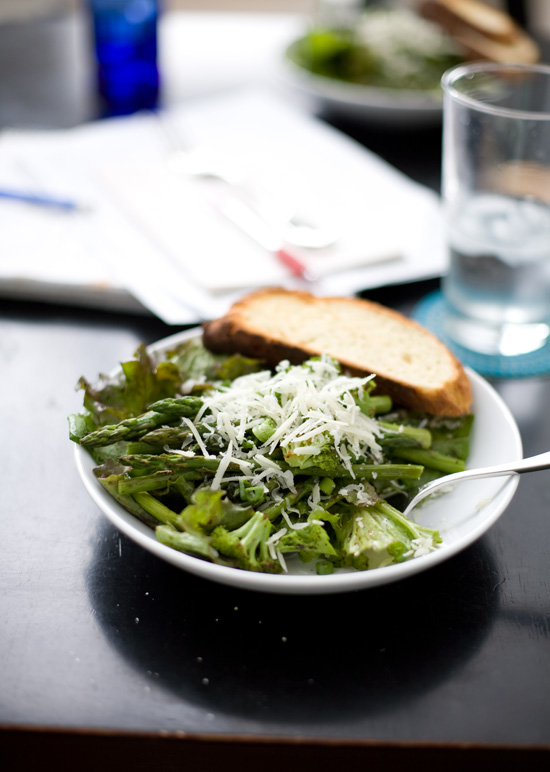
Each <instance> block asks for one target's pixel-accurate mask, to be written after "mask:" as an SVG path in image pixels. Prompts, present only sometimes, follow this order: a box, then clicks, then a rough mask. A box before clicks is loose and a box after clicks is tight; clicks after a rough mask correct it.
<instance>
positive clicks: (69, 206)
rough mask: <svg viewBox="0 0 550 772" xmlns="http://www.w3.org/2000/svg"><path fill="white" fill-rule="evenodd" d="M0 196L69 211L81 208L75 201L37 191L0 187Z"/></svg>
mask: <svg viewBox="0 0 550 772" xmlns="http://www.w3.org/2000/svg"><path fill="white" fill-rule="evenodd" d="M0 198H7V199H10V200H12V201H23V202H25V203H27V204H37V205H38V206H53V207H56V208H57V209H65V210H66V211H69V212H72V211H76V210H77V209H81V208H82V207H81V206H80V205H79V204H77V203H76V202H75V201H69V200H66V199H62V198H55V197H53V196H49V195H41V194H39V193H24V192H23V191H19V190H6V189H4V188H0Z"/></svg>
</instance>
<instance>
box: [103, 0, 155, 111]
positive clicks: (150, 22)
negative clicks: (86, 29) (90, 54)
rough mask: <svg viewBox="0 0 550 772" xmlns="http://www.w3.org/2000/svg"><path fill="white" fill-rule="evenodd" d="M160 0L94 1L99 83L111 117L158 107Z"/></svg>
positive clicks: (105, 105) (106, 108)
mask: <svg viewBox="0 0 550 772" xmlns="http://www.w3.org/2000/svg"><path fill="white" fill-rule="evenodd" d="M159 1H160V0H88V7H89V10H90V14H91V21H92V29H93V39H94V52H95V58H96V63H97V86H98V92H99V94H100V96H101V98H102V101H103V103H104V107H105V113H106V114H107V115H127V114H130V113H134V112H136V111H138V110H150V109H154V108H155V107H156V106H157V103H158V97H159V71H158V63H157V48H158V45H157V35H158V17H159V12H160V8H159Z"/></svg>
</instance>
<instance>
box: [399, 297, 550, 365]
mask: <svg viewBox="0 0 550 772" xmlns="http://www.w3.org/2000/svg"><path fill="white" fill-rule="evenodd" d="M412 318H413V319H415V320H416V321H417V322H419V323H420V324H422V325H423V326H424V327H427V329H428V330H431V332H433V333H434V334H435V335H437V337H438V338H439V340H441V341H442V342H443V343H444V344H445V345H446V346H447V347H448V348H450V349H451V351H452V352H453V353H454V354H455V356H457V357H458V358H459V359H460V361H461V362H462V364H464V365H468V367H471V368H472V370H475V371H476V372H478V373H480V374H481V375H486V376H488V377H490V378H528V377H532V376H535V375H547V374H549V373H550V343H547V344H546V345H545V346H543V348H540V349H539V350H538V351H533V352H532V353H530V354H519V355H518V356H510V357H505V356H502V355H500V354H495V355H492V354H479V353H478V352H477V351H470V350H469V349H467V348H464V347H463V346H460V345H459V344H458V343H455V342H454V341H453V340H451V339H450V338H449V337H448V336H447V335H446V334H445V301H444V300H443V296H442V294H441V292H440V290H437V291H436V292H431V293H430V294H429V295H426V297H425V298H422V300H421V301H420V302H419V303H418V305H417V306H416V307H415V308H414V309H413V312H412Z"/></svg>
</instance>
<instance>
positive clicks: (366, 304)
mask: <svg viewBox="0 0 550 772" xmlns="http://www.w3.org/2000/svg"><path fill="white" fill-rule="evenodd" d="M266 298H270V299H278V298H283V299H286V300H291V301H292V302H294V303H296V304H297V306H298V307H300V306H301V307H303V308H304V309H305V308H307V309H309V311H315V312H318V313H319V314H321V316H320V319H322V313H323V311H324V312H326V311H327V310H330V311H332V312H333V317H334V312H336V313H337V311H338V309H340V308H342V304H345V305H355V306H356V307H357V308H358V309H359V311H360V312H364V313H365V314H368V315H369V317H370V318H374V316H376V317H377V318H379V319H380V320H381V321H382V320H383V319H392V320H394V321H395V322H397V323H398V324H399V325H400V328H401V329H403V331H404V332H406V333H407V334H411V335H414V336H415V337H416V338H418V340H420V341H422V340H425V341H426V342H428V339H429V342H430V345H431V346H433V345H434V344H435V345H436V346H437V347H438V352H439V353H440V354H441V356H442V357H444V359H445V363H446V365H447V366H448V369H449V370H450V372H451V373H452V375H451V377H450V378H447V379H446V380H445V381H444V382H440V383H434V384H433V386H431V387H426V385H425V384H424V385H419V384H417V383H414V382H408V381H407V380H406V379H404V378H399V377H395V375H389V374H388V372H387V370H386V371H385V368H384V367H383V366H382V363H377V362H376V361H374V359H373V357H372V356H370V355H369V351H368V349H367V350H365V352H364V357H363V358H362V360H361V362H357V361H350V360H349V358H346V356H343V355H339V353H338V351H337V350H335V349H332V350H329V351H322V350H321V349H320V347H319V346H318V345H315V343H313V344H311V343H310V344H305V343H298V342H296V341H293V340H291V339H289V338H286V337H285V336H283V335H277V334H273V332H271V331H270V330H268V329H267V327H266V326H265V325H264V323H263V322H262V323H260V324H258V323H257V322H256V323H255V322H253V321H250V316H251V315H252V314H251V312H254V313H255V314H256V315H257V314H258V312H260V315H261V306H262V303H263V302H264V301H265V299H266ZM335 319H336V322H335V323H337V316H336V317H335ZM203 341H204V344H205V346H206V347H207V348H209V349H210V350H212V351H215V352H219V353H236V352H238V353H241V354H244V355H246V356H251V357H256V358H258V359H262V360H264V361H266V362H267V363H269V364H270V365H274V364H276V363H278V362H280V361H281V360H285V359H288V360H289V361H290V362H291V363H292V364H299V363H300V362H303V361H304V360H305V359H307V358H308V357H310V356H317V355H320V354H323V353H326V354H330V355H331V356H333V357H335V358H336V359H337V360H338V361H339V362H340V363H341V365H342V366H343V367H344V368H345V369H346V370H347V371H349V372H350V373H351V374H352V375H359V376H362V375H369V374H370V373H374V374H375V375H376V384H377V390H378V391H379V392H380V393H385V394H388V395H389V396H391V398H392V399H393V401H394V402H395V403H396V404H398V405H401V406H403V407H406V408H409V409H412V410H422V411H425V412H429V413H432V414H434V415H448V416H458V415H463V414H465V413H468V412H469V411H470V407H471V402H472V394H471V387H470V382H469V380H468V377H467V375H466V373H465V371H464V368H463V367H462V365H461V363H460V362H459V361H458V359H457V358H456V357H455V356H454V355H453V354H452V353H451V352H450V351H449V350H448V349H447V348H446V347H445V346H444V345H443V343H441V341H439V340H438V339H437V338H436V337H435V336H434V335H432V334H431V333H430V332H428V331H427V330H426V329H424V328H423V327H421V326H420V325H419V324H418V323H417V322H415V321H413V320H411V319H408V318H407V317H405V316H403V315H402V314H400V313H399V312H397V311H394V310H393V309H390V308H387V307H385V306H382V305H380V304H378V303H373V302H372V301H368V300H361V299H358V298H342V297H316V296H314V295H311V294H309V293H307V292H301V291H290V290H284V289H280V288H270V289H265V290H259V291H257V292H254V293H251V294H250V295H247V296H246V297H244V298H243V299H241V300H240V301H238V302H237V303H235V304H234V305H233V306H232V307H231V309H230V310H229V311H228V312H227V314H226V315H225V316H223V317H221V318H219V319H215V320H213V321H210V322H207V323H205V324H204V325H203Z"/></svg>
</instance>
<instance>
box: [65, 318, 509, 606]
mask: <svg viewBox="0 0 550 772" xmlns="http://www.w3.org/2000/svg"><path fill="white" fill-rule="evenodd" d="M198 334H200V329H198V328H193V329H192V330H187V331H185V332H181V333H176V334H175V335H171V336H169V337H167V338H164V339H162V340H160V341H157V342H156V343H154V344H152V345H151V346H149V347H148V350H149V351H150V352H161V351H163V350H165V349H167V348H170V347H171V346H173V345H175V344H177V343H179V342H182V341H184V340H187V339H189V338H192V337H195V336H196V335H198ZM119 371H120V368H116V370H114V371H113V372H112V373H111V375H114V374H116V373H117V372H119ZM466 372H467V374H468V377H469V379H470V382H471V383H472V387H473V390H474V393H475V391H476V390H477V391H480V392H483V393H484V396H485V397H487V398H489V399H490V400H491V401H492V402H493V403H494V405H495V406H496V408H497V409H498V412H499V414H500V416H501V418H502V421H503V423H504V424H506V426H507V428H508V430H509V432H510V436H511V439H512V444H513V446H514V452H513V454H512V455H513V456H514V458H510V459H509V460H510V461H514V460H519V459H521V458H522V457H523V450H522V442H521V436H520V433H519V430H518V427H517V424H516V422H515V420H514V418H513V416H512V414H511V413H510V410H509V409H508V407H507V406H506V404H505V403H504V401H503V400H502V398H501V397H500V395H499V394H497V392H496V391H495V390H494V389H493V387H492V386H491V385H490V384H489V383H488V382H487V381H486V380H485V379H484V378H482V377H481V376H480V375H478V374H477V373H475V372H473V371H472V370H470V369H469V368H466ZM75 461H76V466H77V469H78V472H79V474H80V477H81V479H82V481H83V483H84V487H85V488H86V490H87V491H88V493H89V494H90V496H91V498H92V499H93V501H94V502H95V503H96V504H97V506H98V507H99V508H100V509H101V510H102V512H103V513H104V514H105V515H106V517H107V518H108V519H109V520H110V522H111V523H112V524H113V525H114V526H115V527H116V528H117V529H118V530H120V531H121V532H122V533H124V534H125V535H126V536H127V537H128V538H130V539H131V540H132V541H134V542H135V543H137V544H139V545H140V546H141V547H143V548H144V549H146V550H147V551H149V552H151V553H152V554H154V555H157V557H159V558H161V559H163V560H166V561H167V562H169V563H171V564H172V565H175V566H177V567H178V568H182V569H184V570H186V571H188V572H189V573H192V574H195V575H196V576H200V577H202V578H204V579H209V580H211V581H215V582H218V583H222V584H226V585H229V586H233V587H238V588H240V589H247V590H254V591H259V592H268V593H277V594H297V595H300V594H303V595H306V594H332V593H339V592H350V591H354V590H362V589H366V588H369V587H377V586H380V585H384V584H389V583H391V582H394V581H398V580H401V579H404V578H406V577H408V576H412V575H414V574H417V573H419V572H421V571H424V570H426V569H428V568H430V567H432V566H435V565H437V564H439V563H442V562H443V561H445V560H447V559H449V558H450V557H452V556H453V555H456V554H457V553H459V552H461V551H462V550H463V549H465V548H466V547H468V546H469V545H471V544H472V543H473V542H475V541H477V539H479V538H480V537H481V536H482V535H483V534H484V533H485V532H486V531H487V530H488V529H489V528H490V527H491V526H492V525H493V524H494V523H495V522H496V521H497V520H498V518H499V517H500V516H501V514H502V513H503V512H504V510H505V509H506V507H507V506H508V504H509V503H510V501H511V500H512V497H513V496H514V493H515V491H516V489H517V486H518V484H519V476H518V475H515V476H513V477H510V478H509V479H508V480H507V481H506V482H505V483H504V484H503V486H502V487H501V488H500V489H499V491H498V493H497V495H496V496H494V497H493V499H492V500H491V501H490V502H488V504H487V507H486V508H487V509H488V512H489V514H488V516H487V517H485V518H484V519H482V520H481V521H480V522H479V523H477V525H476V526H475V527H473V528H472V529H471V530H470V531H468V533H467V534H466V535H465V536H463V537H462V538H459V539H457V540H456V541H453V542H452V543H448V544H443V545H442V546H441V547H440V548H438V549H437V550H435V551H434V552H431V553H430V554H428V555H424V556H422V557H418V558H414V559H413V560H410V561H407V562H405V563H399V564H397V565H392V566H386V567H384V568H375V569H371V570H369V571H353V572H349V573H334V574H330V575H326V576H317V575H315V574H310V575H302V574H299V575H297V574H261V573H255V572H251V571H243V570H240V569H235V568H229V567H227V566H219V565H216V564H214V563H209V562H206V561H204V560H201V559H199V558H195V557H192V556H191V555H186V554H185V553H183V552H179V551H177V550H175V549H173V548H171V547H168V546H166V545H164V544H161V543H160V542H159V541H157V540H156V538H155V535H154V531H153V530H152V529H150V528H148V527H147V526H145V525H144V524H143V523H141V522H140V521H139V520H138V519H137V518H135V517H134V516H133V515H131V514H130V513H129V512H127V511H126V510H125V509H124V508H123V507H122V506H121V505H120V504H119V503H118V502H117V501H115V499H113V498H112V496H111V495H110V494H109V493H107V491H106V490H105V489H104V488H103V487H102V486H101V484H100V483H99V482H98V481H97V479H96V478H95V476H94V474H93V472H92V469H93V467H94V463H93V461H92V459H91V457H90V455H89V453H88V452H87V451H86V450H85V448H83V447H82V446H80V445H75Z"/></svg>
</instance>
